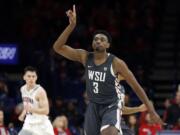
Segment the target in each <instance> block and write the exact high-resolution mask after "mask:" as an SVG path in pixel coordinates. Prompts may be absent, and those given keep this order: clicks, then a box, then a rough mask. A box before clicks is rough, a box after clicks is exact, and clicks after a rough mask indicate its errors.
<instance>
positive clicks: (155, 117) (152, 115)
mask: <svg viewBox="0 0 180 135" xmlns="http://www.w3.org/2000/svg"><path fill="white" fill-rule="evenodd" d="M149 114H150V118H151V120H152V123H155V124H160V125H164V122H163V121H162V119H161V118H160V117H159V115H158V114H157V113H156V112H155V111H153V112H150V113H149Z"/></svg>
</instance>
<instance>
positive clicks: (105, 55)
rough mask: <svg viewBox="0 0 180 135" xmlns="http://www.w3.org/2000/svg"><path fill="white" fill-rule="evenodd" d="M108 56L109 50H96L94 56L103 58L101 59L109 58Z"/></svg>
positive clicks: (98, 58) (97, 58) (99, 58)
mask: <svg viewBox="0 0 180 135" xmlns="http://www.w3.org/2000/svg"><path fill="white" fill-rule="evenodd" d="M107 56H108V53H107V52H95V53H94V58H95V59H96V60H101V59H105V58H107Z"/></svg>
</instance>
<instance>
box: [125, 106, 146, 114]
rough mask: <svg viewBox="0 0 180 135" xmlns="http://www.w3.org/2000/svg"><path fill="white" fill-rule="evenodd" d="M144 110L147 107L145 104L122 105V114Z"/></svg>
mask: <svg viewBox="0 0 180 135" xmlns="http://www.w3.org/2000/svg"><path fill="white" fill-rule="evenodd" d="M146 110H147V107H146V106H145V104H142V105H140V106H136V107H128V106H123V108H122V114H123V115H129V114H134V113H138V112H144V111H146Z"/></svg>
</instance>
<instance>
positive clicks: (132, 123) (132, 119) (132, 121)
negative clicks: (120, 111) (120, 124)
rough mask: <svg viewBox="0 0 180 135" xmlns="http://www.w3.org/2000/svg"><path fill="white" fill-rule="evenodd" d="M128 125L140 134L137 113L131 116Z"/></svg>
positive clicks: (136, 133) (136, 134)
mask: <svg viewBox="0 0 180 135" xmlns="http://www.w3.org/2000/svg"><path fill="white" fill-rule="evenodd" d="M128 126H129V128H130V129H131V130H132V131H133V132H134V133H135V135H138V123H137V118H136V115H130V116H129V118H128Z"/></svg>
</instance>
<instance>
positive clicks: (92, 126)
mask: <svg viewBox="0 0 180 135" xmlns="http://www.w3.org/2000/svg"><path fill="white" fill-rule="evenodd" d="M120 119H121V116H120V110H119V108H118V104H117V103H113V104H110V105H100V104H96V103H92V102H90V103H89V104H88V107H87V110H86V114H85V123H84V134H85V135H100V132H101V131H102V130H103V129H105V128H107V127H108V126H114V127H116V128H117V129H118V130H120V131H121V128H120Z"/></svg>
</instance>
